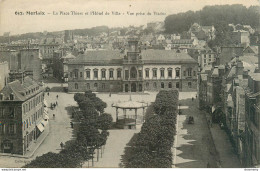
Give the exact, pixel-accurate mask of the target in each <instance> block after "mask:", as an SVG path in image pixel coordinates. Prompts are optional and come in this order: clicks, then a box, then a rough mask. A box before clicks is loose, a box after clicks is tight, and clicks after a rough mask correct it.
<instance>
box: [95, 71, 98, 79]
mask: <svg viewBox="0 0 260 171" xmlns="http://www.w3.org/2000/svg"><path fill="white" fill-rule="evenodd" d="M94 78H98V71H97V70H94Z"/></svg>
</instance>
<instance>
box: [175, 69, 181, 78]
mask: <svg viewBox="0 0 260 171" xmlns="http://www.w3.org/2000/svg"><path fill="white" fill-rule="evenodd" d="M175 73H176V77H180V68H176V69H175Z"/></svg>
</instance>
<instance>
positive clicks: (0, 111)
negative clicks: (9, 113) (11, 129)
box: [0, 108, 4, 118]
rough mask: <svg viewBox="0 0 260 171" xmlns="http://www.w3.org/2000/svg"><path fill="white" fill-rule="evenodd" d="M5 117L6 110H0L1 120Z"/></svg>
mask: <svg viewBox="0 0 260 171" xmlns="http://www.w3.org/2000/svg"><path fill="white" fill-rule="evenodd" d="M2 117H4V108H0V118H2Z"/></svg>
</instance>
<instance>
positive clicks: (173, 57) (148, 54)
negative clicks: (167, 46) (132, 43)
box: [141, 49, 197, 64]
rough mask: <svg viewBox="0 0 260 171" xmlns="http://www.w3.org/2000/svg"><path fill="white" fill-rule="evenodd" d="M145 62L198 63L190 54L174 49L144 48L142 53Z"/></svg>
mask: <svg viewBox="0 0 260 171" xmlns="http://www.w3.org/2000/svg"><path fill="white" fill-rule="evenodd" d="M141 55H142V59H143V61H144V63H155V64H158V63H165V62H170V63H197V62H196V60H195V59H193V58H192V57H191V56H190V55H188V54H187V53H184V52H180V53H177V52H176V51H174V50H152V49H151V50H144V51H142V53H141Z"/></svg>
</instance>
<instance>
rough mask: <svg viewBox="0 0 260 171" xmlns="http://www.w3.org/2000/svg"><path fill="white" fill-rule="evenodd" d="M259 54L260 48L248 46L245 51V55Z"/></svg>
mask: <svg viewBox="0 0 260 171" xmlns="http://www.w3.org/2000/svg"><path fill="white" fill-rule="evenodd" d="M257 54H258V46H247V48H245V50H244V51H243V55H257Z"/></svg>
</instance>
